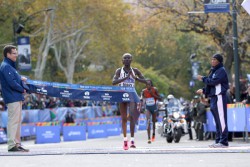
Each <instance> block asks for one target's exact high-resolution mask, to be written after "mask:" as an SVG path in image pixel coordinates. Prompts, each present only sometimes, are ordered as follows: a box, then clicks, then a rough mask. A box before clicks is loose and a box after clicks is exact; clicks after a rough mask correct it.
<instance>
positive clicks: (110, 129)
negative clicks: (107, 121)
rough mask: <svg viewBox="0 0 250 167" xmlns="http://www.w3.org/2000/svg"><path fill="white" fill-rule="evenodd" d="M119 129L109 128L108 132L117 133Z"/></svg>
mask: <svg viewBox="0 0 250 167" xmlns="http://www.w3.org/2000/svg"><path fill="white" fill-rule="evenodd" d="M118 130H119V129H118V128H109V129H107V131H108V132H117V131H118Z"/></svg>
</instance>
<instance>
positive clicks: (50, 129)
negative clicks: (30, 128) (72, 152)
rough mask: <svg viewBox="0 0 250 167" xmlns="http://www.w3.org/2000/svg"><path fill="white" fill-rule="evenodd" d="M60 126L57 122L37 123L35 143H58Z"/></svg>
mask: <svg viewBox="0 0 250 167" xmlns="http://www.w3.org/2000/svg"><path fill="white" fill-rule="evenodd" d="M60 141H61V139H60V126H59V125H58V123H37V126H36V144H43V143H59V142H60Z"/></svg>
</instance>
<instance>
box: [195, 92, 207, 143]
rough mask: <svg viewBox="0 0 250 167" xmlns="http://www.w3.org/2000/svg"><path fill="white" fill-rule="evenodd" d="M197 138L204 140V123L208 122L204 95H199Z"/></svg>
mask: <svg viewBox="0 0 250 167" xmlns="http://www.w3.org/2000/svg"><path fill="white" fill-rule="evenodd" d="M196 119H197V124H196V131H197V137H198V138H197V140H199V141H202V140H203V137H204V125H203V124H204V123H206V105H205V104H204V103H203V102H202V97H197V118H196Z"/></svg>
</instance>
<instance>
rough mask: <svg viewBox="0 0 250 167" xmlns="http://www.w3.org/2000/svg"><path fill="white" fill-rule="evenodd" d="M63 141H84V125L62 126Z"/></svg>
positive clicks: (69, 124) (67, 124) (66, 124)
mask: <svg viewBox="0 0 250 167" xmlns="http://www.w3.org/2000/svg"><path fill="white" fill-rule="evenodd" d="M63 140H64V141H79V140H86V125H85V124H84V123H65V124H63Z"/></svg>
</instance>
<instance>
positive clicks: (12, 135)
mask: <svg viewBox="0 0 250 167" xmlns="http://www.w3.org/2000/svg"><path fill="white" fill-rule="evenodd" d="M3 54H4V60H3V62H2V64H1V66H0V80H1V85H2V95H3V99H4V102H5V104H6V105H7V108H8V125H7V135H8V151H9V152H28V151H29V150H27V149H24V148H23V147H22V146H21V136H20V135H21V120H22V119H21V116H22V101H23V100H24V97H23V94H24V93H26V90H25V88H24V87H25V86H24V83H23V82H24V81H26V80H27V79H26V78H25V77H21V76H20V75H19V74H18V72H17V71H16V65H15V62H16V60H17V49H16V47H15V46H12V45H7V46H5V47H4V50H3Z"/></svg>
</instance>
